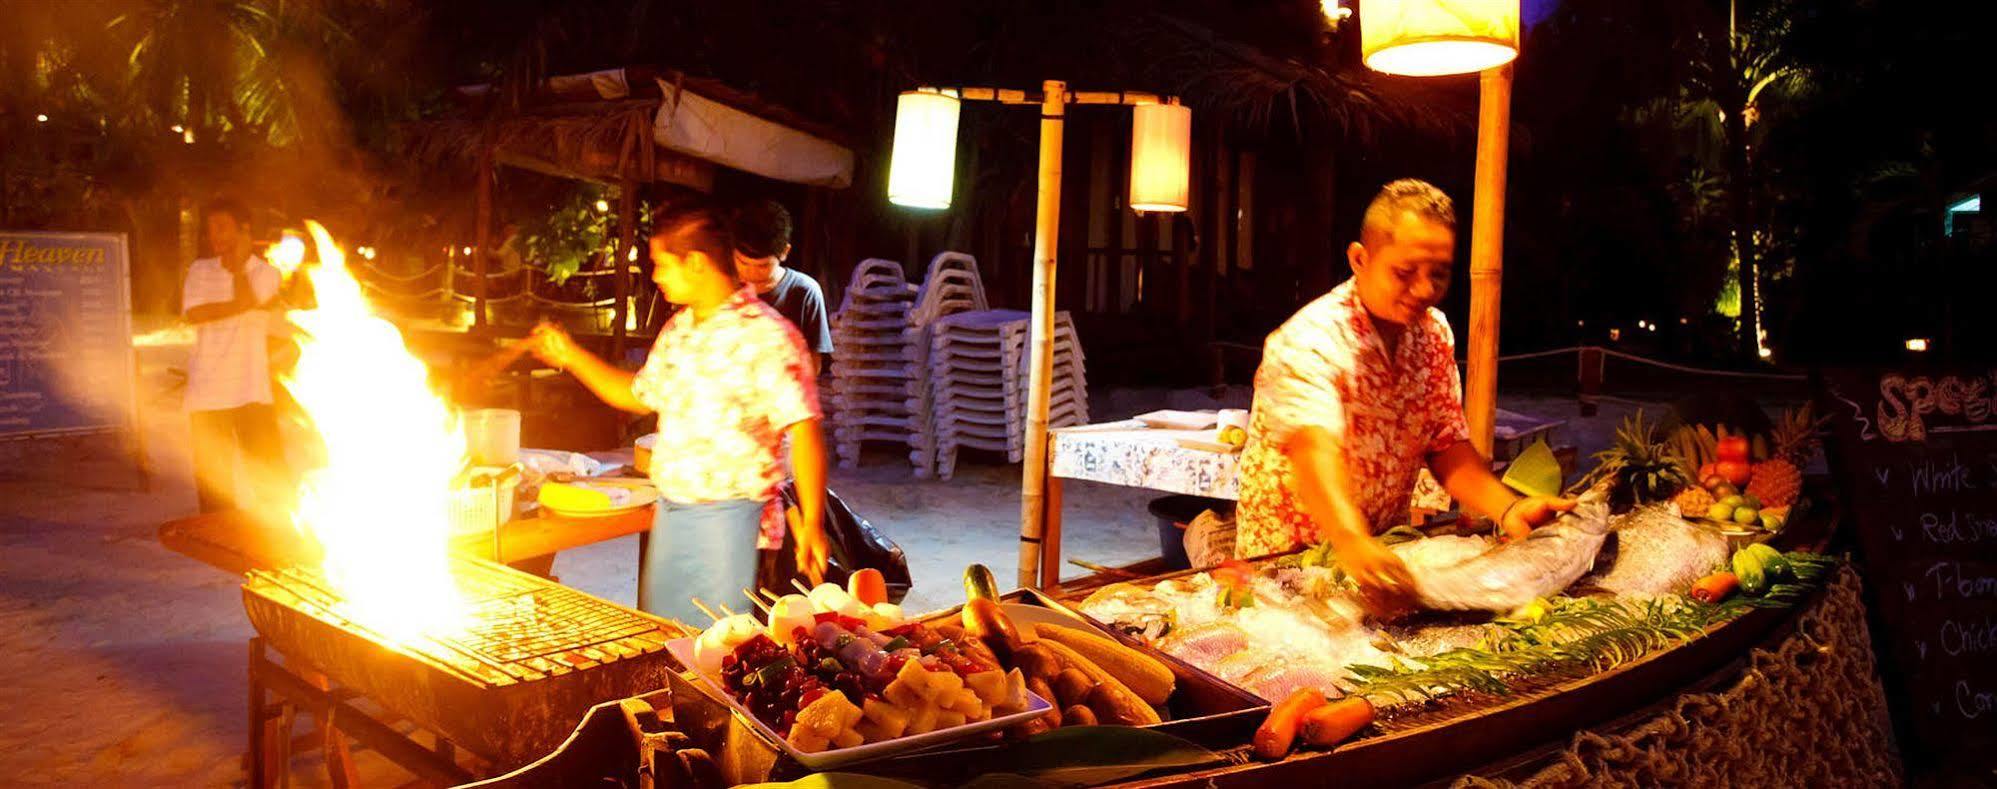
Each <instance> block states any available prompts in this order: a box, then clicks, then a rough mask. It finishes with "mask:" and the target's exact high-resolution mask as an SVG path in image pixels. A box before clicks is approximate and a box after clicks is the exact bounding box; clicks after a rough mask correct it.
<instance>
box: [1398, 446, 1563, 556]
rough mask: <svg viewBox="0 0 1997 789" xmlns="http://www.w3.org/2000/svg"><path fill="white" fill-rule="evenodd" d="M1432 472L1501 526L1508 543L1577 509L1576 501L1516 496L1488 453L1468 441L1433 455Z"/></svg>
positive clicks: (1460, 498) (1455, 494)
mask: <svg viewBox="0 0 1997 789" xmlns="http://www.w3.org/2000/svg"><path fill="white" fill-rule="evenodd" d="M1428 470H1429V471H1430V472H1431V473H1433V474H1435V478H1436V480H1437V481H1439V482H1441V483H1442V487H1443V489H1444V490H1447V491H1449V495H1450V496H1453V497H1455V498H1456V500H1457V501H1460V502H1463V505H1464V506H1466V507H1469V508H1470V509H1473V510H1476V511H1477V512H1478V513H1479V514H1481V515H1483V516H1484V517H1486V518H1490V519H1491V521H1492V522H1494V523H1496V524H1498V534H1499V535H1501V536H1502V537H1503V538H1504V539H1506V540H1519V539H1524V538H1525V537H1527V536H1528V535H1530V534H1532V530H1533V528H1534V527H1537V526H1543V525H1545V524H1546V523H1547V522H1548V521H1551V520H1553V519H1554V518H1556V517H1559V515H1560V513H1563V512H1566V511H1568V510H1571V509H1574V500H1573V499H1563V498H1559V497H1556V496H1520V495H1519V494H1517V493H1514V492H1512V489H1511V488H1509V487H1506V486H1505V483H1504V481H1503V480H1500V479H1498V475H1496V474H1492V473H1491V462H1490V461H1488V460H1485V459H1484V453H1482V452H1478V451H1477V448H1476V447H1474V446H1471V444H1470V442H1468V441H1458V442H1456V443H1455V444H1454V445H1451V446H1450V447H1449V448H1448V449H1445V450H1443V451H1441V452H1437V453H1435V454H1433V455H1430V456H1429V458H1428Z"/></svg>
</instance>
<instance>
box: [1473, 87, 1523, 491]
mask: <svg viewBox="0 0 1997 789" xmlns="http://www.w3.org/2000/svg"><path fill="white" fill-rule="evenodd" d="M1478 86H1479V91H1478V93H1479V98H1478V107H1477V182H1476V192H1475V195H1474V196H1473V198H1472V199H1473V201H1474V202H1473V205H1472V208H1471V211H1472V216H1471V224H1470V353H1469V376H1468V377H1469V385H1468V386H1467V387H1466V388H1465V391H1464V399H1463V411H1464V416H1465V417H1466V418H1467V419H1468V421H1469V424H1470V442H1471V444H1472V445H1473V446H1475V447H1477V451H1478V452H1482V453H1483V454H1484V457H1485V458H1489V457H1491V443H1492V438H1493V436H1494V433H1495V430H1496V427H1497V416H1498V304H1499V299H1500V296H1501V292H1502V290H1503V287H1504V273H1505V259H1504V252H1505V158H1506V153H1507V149H1508V146H1509V142H1510V141H1509V134H1510V131H1511V119H1512V67H1511V65H1510V64H1506V65H1503V66H1499V67H1498V68H1494V69H1489V70H1486V71H1485V72H1483V74H1481V75H1480V76H1479V77H1478Z"/></svg>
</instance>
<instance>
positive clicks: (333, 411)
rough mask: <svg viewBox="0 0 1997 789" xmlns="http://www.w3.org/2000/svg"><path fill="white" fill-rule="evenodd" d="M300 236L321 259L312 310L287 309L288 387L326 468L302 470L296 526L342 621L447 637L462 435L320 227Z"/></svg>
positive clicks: (454, 613) (452, 612) (451, 623)
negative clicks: (336, 599) (342, 603)
mask: <svg viewBox="0 0 1997 789" xmlns="http://www.w3.org/2000/svg"><path fill="white" fill-rule="evenodd" d="M306 228H307V229H308V230H309V231H310V232H311V234H312V239H313V241H314V243H315V244H316V245H317V246H318V251H319V265H318V267H317V268H307V269H305V270H306V271H307V272H308V275H309V276H310V277H311V281H312V287H313V290H314V292H315V295H316V296H317V299H318V306H317V308H315V309H311V310H294V311H292V312H291V315H290V317H291V320H292V322H293V323H296V324H297V325H298V327H299V328H300V329H302V330H303V331H302V334H303V336H302V337H301V338H300V340H299V342H300V355H299V357H298V365H297V368H296V369H295V370H294V371H293V372H292V374H291V375H290V376H289V377H287V378H286V379H285V381H284V383H285V386H286V388H287V389H289V390H290V392H291V396H292V397H293V398H295V399H297V401H298V404H299V406H300V407H301V408H302V409H303V410H304V412H305V414H306V415H307V417H309V421H310V422H311V424H312V426H313V428H314V429H315V430H316V431H317V432H318V434H319V438H320V439H321V440H322V441H323V442H324V445H325V455H324V461H325V462H324V465H323V466H321V467H319V468H316V469H313V470H311V471H309V472H307V473H306V475H305V479H304V482H303V484H302V486H301V489H300V491H299V501H298V505H297V509H296V510H295V511H294V513H293V522H294V523H295V524H296V525H297V527H298V528H299V529H300V530H301V531H303V532H305V533H306V534H308V535H310V536H312V537H313V538H314V539H316V540H317V541H318V542H319V544H320V545H321V546H322V547H323V548H324V549H325V565H324V570H325V573H326V577H327V579H328V580H329V581H330V582H331V583H332V584H333V585H334V587H335V588H336V589H337V590H338V591H339V592H340V594H341V595H342V596H343V597H344V598H345V599H346V601H347V605H348V606H349V608H348V610H346V611H343V612H342V613H344V614H346V615H347V616H350V617H352V618H353V619H354V620H355V621H357V622H359V623H361V624H363V625H366V626H368V627H371V628H374V629H376V630H379V631H381V632H382V633H383V634H384V635H387V636H389V637H391V638H399V639H407V638H410V637H413V636H415V635H417V634H419V633H437V632H443V631H448V630H450V629H452V628H454V627H455V626H456V625H457V624H458V623H459V622H460V621H461V612H462V610H463V608H462V605H461V602H460V600H459V597H458V594H457V590H456V588H455V586H454V585H453V584H452V582H451V574H450V562H449V545H450V541H449V537H450V491H451V485H452V480H453V478H454V477H455V476H456V475H457V474H458V472H459V470H460V469H461V468H463V466H464V462H465V441H464V436H463V434H462V433H460V432H459V429H458V424H457V420H456V416H455V415H454V414H453V413H452V411H451V409H450V408H449V407H447V406H446V405H445V403H444V401H443V399H442V398H440V397H438V396H437V395H436V393H434V392H433V391H431V389H430V386H429V383H428V380H427V378H428V376H427V372H426V370H425V369H424V367H423V363H422V362H420V361H418V360H417V359H416V358H415V357H414V356H412V355H410V353H409V351H408V349H407V348H406V347H404V345H403V342H402V334H401V333H400V332H399V331H397V330H396V328H395V326H394V325H393V324H390V323H389V322H388V321H386V320H383V319H382V318H380V317H378V316H376V315H375V314H374V311H373V309H372V308H371V307H370V306H369V304H368V302H367V300H366V299H365V298H364V297H363V296H362V295H361V288H360V283H358V282H356V281H355V280H354V277H353V275H352V274H351V273H350V272H349V271H348V270H347V265H346V256H345V254H344V253H342V252H341V251H340V249H339V247H338V246H336V245H335V244H334V243H333V239H332V237H331V236H330V235H328V234H327V233H326V229H325V228H324V227H321V226H320V225H319V224H318V223H316V222H307V223H306Z"/></svg>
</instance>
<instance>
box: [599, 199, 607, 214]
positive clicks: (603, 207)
mask: <svg viewBox="0 0 1997 789" xmlns="http://www.w3.org/2000/svg"><path fill="white" fill-rule="evenodd" d="M596 211H597V213H608V212H609V211H610V201H609V200H598V201H596Z"/></svg>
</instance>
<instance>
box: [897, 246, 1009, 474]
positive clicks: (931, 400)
mask: <svg viewBox="0 0 1997 789" xmlns="http://www.w3.org/2000/svg"><path fill="white" fill-rule="evenodd" d="M990 306H991V305H990V302H989V301H987V300H986V298H985V283H984V280H983V279H982V278H980V277H979V276H978V261H977V259H976V258H973V257H971V256H970V255H966V254H964V253H962V252H942V253H938V254H937V255H936V257H934V258H931V259H930V261H929V270H928V271H927V272H925V273H924V275H923V279H922V288H921V289H920V292H919V293H918V294H917V296H916V300H915V307H914V309H911V310H910V311H909V324H910V325H909V342H910V345H911V347H912V352H911V353H910V355H909V359H910V362H911V367H912V369H913V370H914V371H916V372H917V375H916V376H915V377H914V381H913V385H912V386H910V387H909V389H908V399H907V403H908V408H909V411H910V412H911V413H913V414H914V415H915V416H916V418H917V419H919V420H920V424H919V425H918V426H917V429H916V431H915V432H914V434H913V436H912V437H911V438H910V440H909V452H908V460H909V463H910V464H911V465H913V466H914V467H915V475H916V476H917V477H924V478H926V477H928V476H930V474H932V473H934V472H935V470H936V458H937V453H938V452H939V451H940V450H941V448H942V447H941V446H940V445H939V444H938V438H939V436H938V434H937V426H938V421H937V417H938V415H939V409H940V408H941V407H942V406H943V405H944V403H943V401H940V400H939V399H938V398H937V394H938V391H939V390H938V388H937V382H936V380H935V371H936V369H937V368H936V360H935V359H934V358H933V352H934V350H935V343H934V339H933V338H934V337H935V333H936V331H937V328H938V325H939V324H940V323H941V322H942V321H944V320H947V319H949V318H951V316H955V315H960V314H966V313H975V312H982V311H985V310H987V309H989V308H990ZM946 476H947V475H946Z"/></svg>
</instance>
